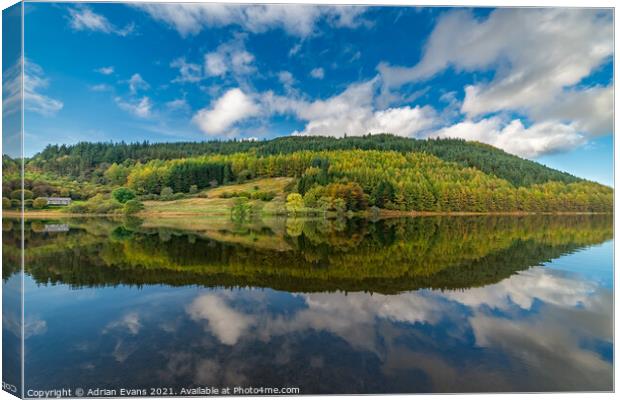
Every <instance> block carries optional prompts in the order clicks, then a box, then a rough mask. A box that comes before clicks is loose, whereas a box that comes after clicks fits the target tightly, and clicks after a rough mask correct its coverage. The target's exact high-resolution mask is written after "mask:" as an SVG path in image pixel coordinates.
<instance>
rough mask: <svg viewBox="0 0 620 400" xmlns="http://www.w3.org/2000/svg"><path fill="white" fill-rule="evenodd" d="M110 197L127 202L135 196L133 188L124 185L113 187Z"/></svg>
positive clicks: (120, 201)
mask: <svg viewBox="0 0 620 400" xmlns="http://www.w3.org/2000/svg"><path fill="white" fill-rule="evenodd" d="M112 197H114V198H115V199H116V201H118V202H119V203H121V204H125V203H127V202H128V201H129V200H132V199H134V198H135V197H136V194H135V193H134V191H133V190H131V189H129V188H126V187H120V188H118V189H115V190H114V191H113V192H112Z"/></svg>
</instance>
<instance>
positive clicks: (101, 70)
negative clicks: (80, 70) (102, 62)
mask: <svg viewBox="0 0 620 400" xmlns="http://www.w3.org/2000/svg"><path fill="white" fill-rule="evenodd" d="M95 71H97V72H99V73H100V74H103V75H112V74H113V73H114V67H113V66H109V67H101V68H97V69H96V70H95Z"/></svg>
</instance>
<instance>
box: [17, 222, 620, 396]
mask: <svg viewBox="0 0 620 400" xmlns="http://www.w3.org/2000/svg"><path fill="white" fill-rule="evenodd" d="M63 223H66V224H68V226H69V227H70V229H69V231H68V232H58V231H57V232H49V231H46V230H45V229H39V227H37V225H36V224H34V226H33V223H31V224H30V226H29V229H26V243H27V246H28V247H29V248H30V249H31V250H32V251H31V252H30V254H29V255H28V257H27V258H28V259H27V267H26V271H27V273H28V275H29V277H28V279H27V286H26V291H27V305H26V310H28V315H27V318H28V317H30V321H31V323H30V326H31V327H32V328H33V329H32V330H31V334H30V335H27V338H26V346H27V358H26V376H27V377H29V380H28V381H27V382H26V387H30V388H37V389H38V388H45V387H49V386H63V385H67V386H69V387H73V386H74V384H75V382H79V383H80V385H81V386H82V387H89V386H91V387H95V386H97V387H107V388H115V387H149V386H163V385H166V386H171V387H173V388H175V390H179V389H180V388H181V387H193V386H196V385H215V386H223V385H231V386H237V385H240V386H250V385H251V386H274V387H281V386H298V387H300V389H301V392H302V393H387V392H464V391H546V390H611V389H612V353H613V343H612V322H611V320H612V319H611V317H612V305H613V303H612V296H613V292H612V288H611V287H610V286H609V285H606V284H603V283H601V282H607V281H608V280H607V277H604V278H605V279H598V277H593V276H592V275H584V274H583V273H582V271H581V270H571V268H569V267H567V266H570V265H573V264H574V261H573V260H583V259H586V260H588V259H593V260H597V263H598V264H599V265H597V266H596V268H595V270H596V271H600V273H598V274H599V275H600V274H605V275H606V274H609V273H611V271H612V261H611V260H612V258H611V254H612V244H611V241H610V239H611V238H612V225H611V219H610V218H609V217H604V216H596V217H570V218H569V217H543V218H541V217H537V218H536V219H532V218H514V217H511V218H507V217H485V218H428V219H410V220H401V221H381V222H378V223H375V224H371V223H367V222H364V221H351V222H348V223H344V224H342V223H339V224H340V225H334V224H333V223H330V222H325V221H301V222H300V221H295V224H291V222H290V221H269V222H266V223H257V224H256V225H252V226H234V225H229V222H222V221H219V222H211V223H210V224H206V223H201V224H200V226H196V224H197V222H196V221H193V222H192V224H193V226H192V229H189V227H187V226H185V224H187V223H188V222H187V221H176V220H174V221H168V222H167V223H164V225H165V226H162V223H161V222H160V223H158V225H155V224H154V223H153V222H150V221H108V220H97V221H96V223H95V221H94V220H81V221H72V220H69V221H63ZM41 224H42V226H45V224H44V222H41ZM48 224H49V221H48ZM166 224H167V225H166ZM7 232H8V233H9V235H7V234H6V233H7ZM5 237H7V239H5V240H6V242H5V244H10V230H7V231H5ZM601 243H602V244H601ZM601 264H602V265H601Z"/></svg>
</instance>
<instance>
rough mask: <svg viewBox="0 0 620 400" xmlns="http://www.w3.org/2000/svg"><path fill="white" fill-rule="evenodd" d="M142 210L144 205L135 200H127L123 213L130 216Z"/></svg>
mask: <svg viewBox="0 0 620 400" xmlns="http://www.w3.org/2000/svg"><path fill="white" fill-rule="evenodd" d="M142 210H144V204H142V202H140V201H138V200H135V199H132V200H127V202H126V203H125V205H124V206H123V212H124V213H125V214H128V215H130V214H135V213H138V212H140V211H142Z"/></svg>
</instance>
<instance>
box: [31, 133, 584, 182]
mask: <svg viewBox="0 0 620 400" xmlns="http://www.w3.org/2000/svg"><path fill="white" fill-rule="evenodd" d="M354 149H360V150H391V151H397V152H401V153H408V152H421V151H423V152H426V153H428V154H432V155H435V156H437V157H438V158H440V159H441V160H444V161H449V162H455V163H457V164H459V165H460V166H462V167H472V168H476V169H478V170H480V171H482V172H484V173H486V174H490V175H495V176H496V177H498V178H501V179H505V180H506V181H508V182H510V183H511V184H513V185H515V186H530V185H533V184H540V183H545V182H548V181H557V182H564V183H572V182H579V181H581V179H579V178H577V177H574V176H572V175H570V174H568V173H566V172H561V171H558V170H554V169H551V168H548V167H546V166H544V165H541V164H539V163H536V162H534V161H530V160H525V159H522V158H520V157H517V156H514V155H512V154H508V153H506V152H505V151H503V150H500V149H497V148H495V147H492V146H489V145H485V144H482V143H476V142H467V141H464V140H460V139H430V140H419V139H409V138H405V137H401V136H394V135H388V134H382V135H367V136H361V137H360V136H354V137H346V138H334V137H325V136H287V137H280V138H276V139H272V140H267V141H254V142H251V141H236V140H232V141H206V142H178V143H148V142H143V143H133V144H127V143H115V144H114V143H86V142H82V143H78V144H76V145H70V146H67V145H61V146H58V145H50V146H48V147H47V148H46V149H45V150H43V151H42V152H41V153H39V154H37V155H35V156H34V157H32V159H31V160H30V164H31V165H32V166H35V167H39V168H43V169H45V170H48V171H51V172H55V173H57V174H60V175H66V176H70V177H78V176H81V175H85V176H89V175H90V174H92V173H93V172H95V170H96V169H97V168H98V166H99V165H100V164H102V163H109V164H112V163H118V164H120V163H123V162H125V161H126V160H131V161H132V162H137V161H140V162H142V163H144V162H148V161H150V160H155V159H158V160H172V159H177V158H186V157H195V156H203V155H212V154H223V155H228V154H233V153H242V152H249V151H251V152H253V153H254V154H257V155H260V156H268V155H276V154H290V153H294V152H297V151H302V150H312V151H323V150H354Z"/></svg>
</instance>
